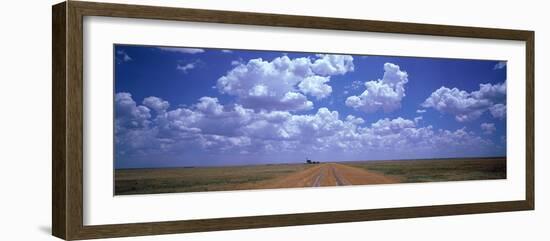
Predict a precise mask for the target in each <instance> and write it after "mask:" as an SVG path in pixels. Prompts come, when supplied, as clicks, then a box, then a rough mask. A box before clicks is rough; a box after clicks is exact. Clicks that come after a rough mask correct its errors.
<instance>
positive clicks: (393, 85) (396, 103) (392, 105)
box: [346, 63, 408, 113]
mask: <svg viewBox="0 0 550 241" xmlns="http://www.w3.org/2000/svg"><path fill="white" fill-rule="evenodd" d="M407 82H408V74H407V72H405V71H402V70H401V69H400V68H399V66H398V65H396V64H392V63H385V64H384V76H383V77H382V79H378V80H371V81H367V82H365V83H364V86H365V91H364V92H363V93H362V94H361V95H359V96H355V95H353V96H349V97H348V98H347V99H346V105H347V106H349V107H352V108H354V109H356V110H360V111H363V112H367V113H371V112H376V111H378V110H380V109H382V110H384V112H392V111H394V110H396V109H399V108H400V107H401V99H403V97H405V84H407Z"/></svg>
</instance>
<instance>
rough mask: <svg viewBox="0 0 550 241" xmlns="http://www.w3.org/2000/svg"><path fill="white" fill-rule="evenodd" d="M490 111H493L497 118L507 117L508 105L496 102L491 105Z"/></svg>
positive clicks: (492, 113)
mask: <svg viewBox="0 0 550 241" xmlns="http://www.w3.org/2000/svg"><path fill="white" fill-rule="evenodd" d="M489 111H490V112H491V115H492V116H493V117H495V118H499V119H504V118H506V105H504V104H495V105H493V106H491V107H489Z"/></svg>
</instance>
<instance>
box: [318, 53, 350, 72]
mask: <svg viewBox="0 0 550 241" xmlns="http://www.w3.org/2000/svg"><path fill="white" fill-rule="evenodd" d="M316 56H317V57H318V59H316V60H315V61H314V62H313V63H312V64H311V69H312V70H313V72H315V73H316V74H319V75H323V76H327V75H343V74H345V73H347V72H350V71H353V70H354V65H353V57H352V56H351V55H338V54H317V55H316Z"/></svg>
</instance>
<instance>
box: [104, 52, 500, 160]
mask: <svg viewBox="0 0 550 241" xmlns="http://www.w3.org/2000/svg"><path fill="white" fill-rule="evenodd" d="M114 60H115V93H114V94H115V103H114V106H115V167H116V168H140V167H169V166H218V165H244V164H265V163H287V162H303V161H304V160H305V158H306V157H308V158H310V159H314V160H319V161H348V160H379V159H410V158H447V157H469V156H505V155H506V62H503V61H488V60H460V59H442V58H415V57H389V56H370V55H369V56H367V55H365V56H361V55H344V54H317V53H294V52H279V51H252V50H222V49H206V48H175V47H154V46H132V45H115V47H114Z"/></svg>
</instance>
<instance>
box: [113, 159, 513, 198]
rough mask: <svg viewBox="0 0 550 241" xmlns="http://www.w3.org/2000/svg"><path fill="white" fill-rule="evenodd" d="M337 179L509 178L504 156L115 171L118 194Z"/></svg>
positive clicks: (323, 182)
mask: <svg viewBox="0 0 550 241" xmlns="http://www.w3.org/2000/svg"><path fill="white" fill-rule="evenodd" d="M323 167H324V168H323ZM328 167H334V168H329V169H330V170H332V171H331V172H330V170H329V169H327V168H328ZM346 167H347V168H346ZM350 168H351V169H350ZM333 169H337V170H333ZM352 169H354V171H353V172H351V171H349V170H352ZM361 169H362V170H361ZM346 170H348V171H346ZM331 173H332V174H331ZM333 176H334V177H333ZM336 176H337V177H338V178H339V179H342V180H345V183H348V182H349V184H353V185H368V184H377V183H414V182H443V181H465V180H489V179H505V178H506V157H498V158H463V159H430V160H390V161H354V162H338V163H337V164H336V163H332V164H330V163H322V164H317V165H307V164H275V165H255V166H233V167H194V168H159V169H116V170H115V195H126V194H153V193H174V192H204V191H229V190H248V189H269V188H292V187H312V186H331V185H332V186H334V185H336V184H334V183H336V182H334V181H332V182H331V178H333V179H334V178H336ZM375 177H376V178H375ZM378 179H384V180H386V179H387V180H391V181H383V182H380V181H373V180H378ZM316 182H317V183H319V184H320V185H315V183H316ZM329 183H331V184H329Z"/></svg>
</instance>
